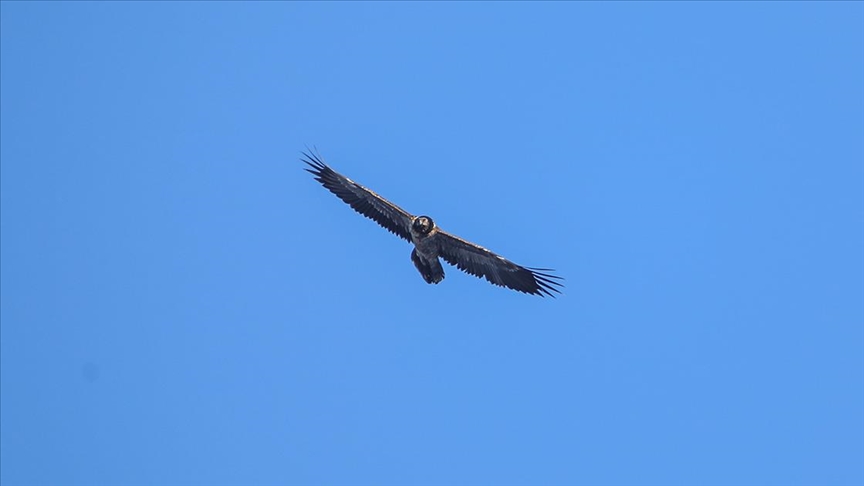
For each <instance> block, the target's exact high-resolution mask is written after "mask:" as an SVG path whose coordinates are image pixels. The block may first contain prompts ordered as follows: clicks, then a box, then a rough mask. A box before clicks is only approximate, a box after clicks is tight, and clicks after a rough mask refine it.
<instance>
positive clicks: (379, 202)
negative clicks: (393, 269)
mask: <svg viewBox="0 0 864 486" xmlns="http://www.w3.org/2000/svg"><path fill="white" fill-rule="evenodd" d="M303 157H304V158H302V159H300V160H302V161H303V162H305V163H306V164H307V165H309V166H310V167H311V169H304V170H306V171H307V172H310V173H312V175H314V176H315V180H316V181H318V182H320V183H321V185H323V186H324V187H325V188H327V190H329V191H330V192H332V193H333V194H336V196H337V197H339V199H341V200H343V201H345V202H346V203H348V205H349V206H351V207H352V208H354V210H355V211H357V212H358V213H360V214H362V215H363V216H366V217H367V218H369V219H371V220H373V221H375V222H376V223H378V224H380V225H381V226H383V227H384V228H385V229H387V230H388V231H390V232H391V233H394V234H396V235H397V236H400V237H402V238H405V239H406V240H408V241H409V242H410V241H411V221H412V219H413V216H411V215H410V214H409V213H408V212H407V211H405V210H404V209H402V208H400V207H399V206H397V205H395V204H393V203H391V202H390V201H388V200H386V199H384V198H383V197H381V196H379V195H378V194H375V193H374V192H373V191H371V190H369V189H366V188H365V187H363V186H361V185H360V184H357V183H356V182H354V181H352V180H351V179H349V178H347V177H345V176H343V175H342V174H340V173H338V172H336V171H335V170H333V169H331V168H330V167H329V166H328V165H327V164H325V163H324V161H323V160H321V156H320V155H317V154H311V153H306V152H303Z"/></svg>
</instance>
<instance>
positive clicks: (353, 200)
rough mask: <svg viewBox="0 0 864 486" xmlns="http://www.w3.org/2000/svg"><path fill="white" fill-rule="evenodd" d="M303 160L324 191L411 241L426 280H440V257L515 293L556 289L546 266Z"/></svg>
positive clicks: (316, 161)
mask: <svg viewBox="0 0 864 486" xmlns="http://www.w3.org/2000/svg"><path fill="white" fill-rule="evenodd" d="M304 156H305V158H304V159H302V160H303V162H305V163H306V164H307V165H309V166H310V167H311V169H306V170H307V171H308V172H310V173H312V174H313V175H314V176H315V180H317V181H318V182H320V183H321V184H322V185H323V186H324V187H325V188H326V189H327V190H329V191H330V192H332V193H333V194H335V195H336V196H337V197H339V199H341V200H342V201H344V202H346V203H347V204H348V205H350V206H351V207H352V208H354V210H355V211H357V212H358V213H360V214H362V215H363V216H366V217H367V218H370V219H372V220H374V221H375V222H377V223H378V224H380V225H381V226H383V227H384V228H385V229H387V230H388V231H390V232H391V233H394V234H396V235H397V236H399V237H401V238H403V239H405V240H407V241H408V242H410V243H413V244H414V249H413V250H412V251H411V261H412V262H413V263H414V266H415V267H416V268H417V271H419V272H420V275H421V276H422V277H423V280H425V281H426V282H427V283H430V284H437V283H439V282H441V281H442V280H443V279H444V268H443V266H442V265H441V261H440V260H439V258H443V259H444V260H445V261H446V262H447V263H449V264H451V265H455V266H456V267H457V268H458V269H460V270H462V271H464V272H466V273H470V274H471V275H474V276H477V277H484V278H485V279H486V280H488V281H489V282H490V283H492V284H494V285H499V286H503V287H507V288H510V289H513V290H516V291H519V292H524V293H527V294H535V295H540V296H544V295H548V296H552V297H554V295H553V292H558V293H560V290H558V288H557V287H561V283H560V282H558V281H557V280H559V279H560V278H561V277H557V276H555V275H552V274H549V273H546V272H550V271H551V270H548V269H539V268H528V267H522V266H519V265H516V264H515V263H513V262H511V261H509V260H507V259H506V258H504V257H502V256H499V255H497V254H495V253H493V252H491V251H489V250H487V249H486V248H483V247H482V246H479V245H475V244H473V243H470V242H468V241H465V240H463V239H461V238H459V237H458V236H454V235H451V234H449V233H447V232H445V231H441V230H440V229H439V228H438V226H437V225H435V222H434V221H433V220H432V218H430V217H429V216H413V215H411V214H409V213H408V212H407V211H405V210H403V209H402V208H400V207H399V206H396V205H395V204H393V203H391V202H390V201H388V200H386V199H384V198H383V197H381V196H379V195H378V194H376V193H375V192H373V191H371V190H369V189H367V188H365V187H363V186H361V185H360V184H357V183H356V182H354V181H352V180H351V179H349V178H347V177H345V176H343V175H342V174H339V173H338V172H336V171H334V170H333V169H331V168H330V167H329V166H327V164H325V163H324V162H323V161H322V160H321V158H320V156H318V155H313V154H306V153H304Z"/></svg>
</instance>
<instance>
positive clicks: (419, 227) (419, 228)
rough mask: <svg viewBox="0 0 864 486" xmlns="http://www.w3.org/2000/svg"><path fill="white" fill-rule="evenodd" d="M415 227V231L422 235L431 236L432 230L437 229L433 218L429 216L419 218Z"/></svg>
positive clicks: (415, 221) (415, 222) (414, 224)
mask: <svg viewBox="0 0 864 486" xmlns="http://www.w3.org/2000/svg"><path fill="white" fill-rule="evenodd" d="M412 226H413V227H414V231H416V232H418V233H420V234H421V235H426V234H429V232H430V231H432V228H434V227H435V223H434V222H432V218H430V217H429V216H418V217H417V218H416V219H415V220H414V223H413V224H412Z"/></svg>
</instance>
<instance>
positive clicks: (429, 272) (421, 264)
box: [411, 249, 444, 284]
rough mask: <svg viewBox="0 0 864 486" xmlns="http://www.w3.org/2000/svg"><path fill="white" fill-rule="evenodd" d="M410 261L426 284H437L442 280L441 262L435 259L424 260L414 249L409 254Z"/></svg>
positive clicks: (442, 269) (442, 268)
mask: <svg viewBox="0 0 864 486" xmlns="http://www.w3.org/2000/svg"><path fill="white" fill-rule="evenodd" d="M411 261H412V262H414V266H415V267H417V270H418V271H419V272H420V275H422V276H423V280H425V281H426V283H430V284H437V283H438V282H440V281H442V280H444V267H442V266H441V262H440V261H439V260H438V259H437V258H435V259H434V260H426V259H425V258H423V257H421V256H420V255H418V254H417V250H416V249H414V250H413V251H412V252H411Z"/></svg>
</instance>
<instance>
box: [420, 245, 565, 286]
mask: <svg viewBox="0 0 864 486" xmlns="http://www.w3.org/2000/svg"><path fill="white" fill-rule="evenodd" d="M435 238H436V239H437V240H438V252H439V254H440V255H441V258H443V259H444V260H446V261H447V263H449V264H451V265H455V266H456V268H458V269H459V270H462V271H463V272H467V273H470V274H471V275H474V276H476V277H485V278H486V280H488V281H489V282H491V283H493V284H495V285H500V286H502V287H507V288H509V289H513V290H517V291H519V292H524V293H526V294H534V295H539V296H541V297H543V296H546V295H548V296H550V297H555V295H554V294H553V293H552V292H557V293H559V294H560V293H561V291H560V290H558V289H557V288H556V287H562V286H563V285H562V284H561V283H560V282H558V280H561V277H558V276H555V275H552V274H549V273H546V272H551V271H552V270H549V269H547V268H528V267H522V266H519V265H516V264H515V263H513V262H511V261H510V260H507V259H506V258H504V257H502V256H499V255H496V254H495V253H492V252H491V251H489V250H487V249H486V248H483V247H482V246H479V245H475V244H474V243H471V242H468V241H465V240H463V239H462V238H459V237H458V236H454V235H451V234H450V233H446V232H444V231H441V230H438V233H437V234H436V235H435Z"/></svg>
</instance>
